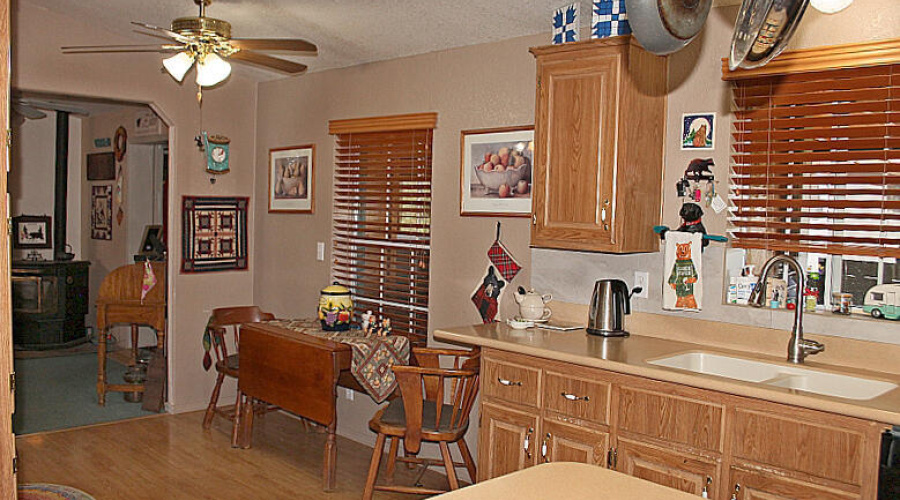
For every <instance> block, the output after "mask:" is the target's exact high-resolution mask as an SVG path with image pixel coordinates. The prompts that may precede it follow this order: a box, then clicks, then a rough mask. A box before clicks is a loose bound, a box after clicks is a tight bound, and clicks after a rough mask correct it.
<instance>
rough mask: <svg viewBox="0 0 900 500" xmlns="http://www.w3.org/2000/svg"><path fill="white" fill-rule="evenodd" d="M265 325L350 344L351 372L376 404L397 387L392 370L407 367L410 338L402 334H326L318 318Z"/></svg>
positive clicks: (269, 322)
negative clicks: (380, 335)
mask: <svg viewBox="0 0 900 500" xmlns="http://www.w3.org/2000/svg"><path fill="white" fill-rule="evenodd" d="M266 323H267V324H270V325H275V326H280V327H282V328H287V329H288V330H294V331H295V332H300V333H303V334H306V335H312V336H315V337H320V338H326V339H328V340H332V341H334V342H340V343H342V344H347V345H349V346H350V349H351V350H352V351H353V360H352V362H351V366H350V371H351V373H353V377H354V378H356V380H357V381H358V382H359V383H360V385H362V386H363V388H364V389H365V390H366V391H367V392H368V393H369V396H372V399H374V400H375V402H376V403H381V402H382V401H384V400H385V399H387V397H388V396H390V395H391V393H392V392H394V389H396V387H397V379H396V378H395V377H394V371H393V370H391V367H392V366H394V365H395V364H399V365H408V364H409V339H408V338H406V337H403V336H401V335H388V336H386V337H366V336H365V335H364V334H363V333H362V331H361V330H349V331H345V332H328V331H325V330H323V329H322V326H321V323H319V320H318V319H313V318H304V319H292V320H275V321H267V322H266Z"/></svg>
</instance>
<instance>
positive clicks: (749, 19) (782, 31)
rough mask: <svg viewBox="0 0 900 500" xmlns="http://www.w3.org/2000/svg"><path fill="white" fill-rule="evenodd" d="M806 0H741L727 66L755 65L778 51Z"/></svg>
mask: <svg viewBox="0 0 900 500" xmlns="http://www.w3.org/2000/svg"><path fill="white" fill-rule="evenodd" d="M808 4H809V0H744V3H743V4H741V10H740V11H739V12H738V16H737V20H735V23H734V35H733V36H732V38H731V54H730V55H729V57H728V67H729V68H731V70H732V71H734V70H735V69H737V68H738V67H741V68H746V69H751V68H758V67H760V66H763V65H765V64H766V63H767V62H769V61H771V60H772V59H773V58H775V56H777V55H778V54H780V53H781V52H782V51H783V50H784V49H785V47H787V44H788V41H789V40H790V39H791V36H793V35H794V31H795V30H796V29H797V25H798V24H800V18H801V17H803V13H804V12H806V6H807V5H808Z"/></svg>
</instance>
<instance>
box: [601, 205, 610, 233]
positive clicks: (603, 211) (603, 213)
mask: <svg viewBox="0 0 900 500" xmlns="http://www.w3.org/2000/svg"><path fill="white" fill-rule="evenodd" d="M608 210H609V200H603V206H601V207H600V222H602V223H603V230H604V231H609V224H607V221H606V215H607V212H608Z"/></svg>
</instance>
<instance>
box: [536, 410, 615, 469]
mask: <svg viewBox="0 0 900 500" xmlns="http://www.w3.org/2000/svg"><path fill="white" fill-rule="evenodd" d="M608 451H609V433H608V432H603V431H601V430H596V429H590V428H586V427H582V426H578V425H572V424H567V423H564V422H559V421H554V420H552V419H549V418H545V419H543V420H542V421H541V461H542V462H580V463H584V464H592V465H602V466H606V462H607V453H608Z"/></svg>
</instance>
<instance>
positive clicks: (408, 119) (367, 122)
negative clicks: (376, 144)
mask: <svg viewBox="0 0 900 500" xmlns="http://www.w3.org/2000/svg"><path fill="white" fill-rule="evenodd" d="M436 126H437V113H413V114H408V115H393V116H375V117H371V118H351V119H349V120H331V121H329V122H328V133H329V134H359V133H364V132H392V131H396V130H424V129H433V128H435V127H436Z"/></svg>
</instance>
